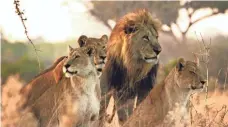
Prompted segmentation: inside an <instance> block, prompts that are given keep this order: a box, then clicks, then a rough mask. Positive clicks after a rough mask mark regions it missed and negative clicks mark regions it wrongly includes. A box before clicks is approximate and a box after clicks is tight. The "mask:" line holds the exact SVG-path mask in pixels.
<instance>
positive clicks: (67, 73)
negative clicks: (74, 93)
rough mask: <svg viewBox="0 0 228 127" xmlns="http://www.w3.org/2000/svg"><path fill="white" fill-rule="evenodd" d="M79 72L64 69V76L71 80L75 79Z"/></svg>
mask: <svg viewBox="0 0 228 127" xmlns="http://www.w3.org/2000/svg"><path fill="white" fill-rule="evenodd" d="M77 73H78V72H77V71H76V70H72V69H70V68H69V69H66V67H63V74H64V75H65V77H66V78H70V77H73V76H75V75H77Z"/></svg>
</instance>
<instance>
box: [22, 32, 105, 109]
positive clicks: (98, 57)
mask: <svg viewBox="0 0 228 127" xmlns="http://www.w3.org/2000/svg"><path fill="white" fill-rule="evenodd" d="M107 41H108V37H107V35H103V36H102V37H101V38H90V37H86V36H85V35H82V36H80V37H79V39H78V44H79V46H80V47H91V48H94V49H95V52H94V58H93V59H94V63H95V65H96V68H97V73H98V75H99V76H100V75H101V72H102V69H103V66H104V63H105V62H106V61H105V60H106V46H105V45H106V43H107ZM66 58H67V56H62V57H60V58H58V59H57V60H56V61H55V62H54V63H53V65H52V66H51V67H49V68H48V69H46V70H44V71H43V72H42V73H40V74H39V75H37V76H36V77H35V78H34V79H33V80H32V81H31V82H29V83H28V85H26V86H24V87H23V88H22V89H21V91H20V93H21V94H23V95H25V96H27V97H28V100H27V102H26V105H28V106H29V105H31V104H33V103H34V101H36V99H38V98H39V97H40V96H41V95H42V94H43V93H44V92H45V91H46V90H47V89H48V88H49V87H50V86H52V85H55V84H58V81H59V80H60V79H61V78H62V77H63V73H62V66H63V63H64V62H63V61H64V60H65V59H66Z"/></svg>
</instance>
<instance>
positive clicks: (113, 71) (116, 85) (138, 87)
mask: <svg viewBox="0 0 228 127" xmlns="http://www.w3.org/2000/svg"><path fill="white" fill-rule="evenodd" d="M158 67H159V64H157V65H155V66H153V67H152V68H151V70H150V71H149V73H148V74H147V76H146V77H145V78H143V79H142V80H140V81H139V82H137V83H135V85H134V87H133V88H130V86H129V85H128V83H129V82H130V81H129V79H128V76H127V70H126V68H125V67H124V66H123V65H119V64H118V63H117V61H116V60H115V59H112V58H110V60H108V61H107V63H106V67H105V70H107V71H108V72H107V71H105V72H103V73H104V75H105V76H103V74H102V77H101V78H102V79H101V81H102V80H103V78H104V77H106V76H107V77H106V79H107V81H106V82H105V83H104V82H103V81H102V84H105V85H107V86H105V87H107V88H106V90H107V91H109V90H111V89H115V90H116V91H117V94H118V95H122V96H124V98H126V99H129V98H132V97H135V96H136V95H139V98H138V99H139V103H140V102H141V100H142V99H143V98H144V97H146V96H147V94H148V93H149V91H150V90H151V89H152V88H153V86H154V84H155V82H156V76H157V70H158ZM106 90H105V91H103V92H107V91H106Z"/></svg>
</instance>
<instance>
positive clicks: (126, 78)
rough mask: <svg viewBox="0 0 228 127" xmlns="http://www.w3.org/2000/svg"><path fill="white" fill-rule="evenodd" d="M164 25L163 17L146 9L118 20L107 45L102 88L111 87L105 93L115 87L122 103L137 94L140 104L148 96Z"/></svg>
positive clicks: (156, 65) (155, 71) (152, 82)
mask: <svg viewBox="0 0 228 127" xmlns="http://www.w3.org/2000/svg"><path fill="white" fill-rule="evenodd" d="M160 27H161V23H160V21H159V20H157V19H155V18H153V17H152V16H151V14H150V13H149V12H148V11H146V10H145V9H141V10H137V11H135V12H132V13H129V14H127V15H125V16H123V17H122V18H121V19H120V20H119V21H118V22H117V24H116V25H115V27H114V29H113V30H112V33H111V36H110V38H109V42H108V45H107V62H106V65H105V68H104V70H103V73H102V76H101V85H102V88H104V87H107V88H106V90H104V91H103V92H102V94H105V93H107V91H110V89H114V90H115V101H116V103H119V104H123V103H125V102H126V101H127V100H128V99H131V98H134V97H135V96H136V95H137V96H138V104H139V103H140V102H141V100H142V99H143V98H144V97H146V95H147V94H148V92H149V91H150V90H151V89H152V87H153V85H154V83H155V78H156V74H157V68H158V55H159V53H160V52H161V46H160V44H159V43H158V31H159V29H160ZM120 117H121V116H120ZM121 119H124V118H121Z"/></svg>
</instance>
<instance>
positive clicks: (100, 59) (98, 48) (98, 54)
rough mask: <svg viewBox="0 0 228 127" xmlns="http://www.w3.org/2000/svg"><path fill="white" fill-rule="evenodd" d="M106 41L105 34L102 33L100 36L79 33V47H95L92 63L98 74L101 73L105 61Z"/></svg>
mask: <svg viewBox="0 0 228 127" xmlns="http://www.w3.org/2000/svg"><path fill="white" fill-rule="evenodd" d="M107 42H108V36H107V35H102V36H101V38H92V37H87V36H85V35H81V36H80V37H79V39H78V44H79V46H80V47H90V46H91V47H95V55H94V63H95V65H96V68H97V71H98V75H99V76H100V75H101V72H102V70H103V68H104V66H105V62H106V47H107V46H106V44H107Z"/></svg>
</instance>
